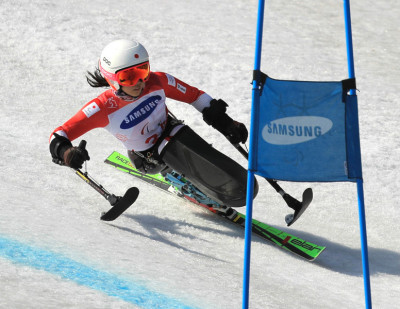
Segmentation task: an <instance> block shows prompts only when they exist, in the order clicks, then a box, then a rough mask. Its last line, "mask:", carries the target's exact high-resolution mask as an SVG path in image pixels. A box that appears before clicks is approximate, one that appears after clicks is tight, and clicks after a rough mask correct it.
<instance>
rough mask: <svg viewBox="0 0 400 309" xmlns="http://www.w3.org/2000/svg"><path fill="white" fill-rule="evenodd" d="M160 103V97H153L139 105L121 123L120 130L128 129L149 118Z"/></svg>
mask: <svg viewBox="0 0 400 309" xmlns="http://www.w3.org/2000/svg"><path fill="white" fill-rule="evenodd" d="M160 101H161V96H159V95H155V96H152V97H150V98H148V99H146V100H144V101H143V102H142V103H140V104H139V105H138V106H137V107H135V108H134V109H133V110H132V111H131V112H130V113H129V114H128V115H127V116H126V117H125V118H124V120H123V121H122V122H121V125H120V128H121V129H130V128H132V127H134V126H135V125H137V124H138V123H140V122H142V121H143V120H144V119H146V118H147V117H149V116H150V115H151V113H152V112H153V111H154V110H155V109H156V107H157V105H158V103H159V102H160Z"/></svg>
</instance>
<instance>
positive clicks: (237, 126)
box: [226, 121, 249, 144]
mask: <svg viewBox="0 0 400 309" xmlns="http://www.w3.org/2000/svg"><path fill="white" fill-rule="evenodd" d="M226 133H227V134H226V136H227V138H228V139H229V141H230V142H231V143H232V144H239V143H245V142H246V141H247V137H248V136H249V132H248V131H247V128H246V126H245V125H244V124H243V123H241V122H237V121H233V122H232V123H231V124H230V125H229V127H228V128H227V129H226Z"/></svg>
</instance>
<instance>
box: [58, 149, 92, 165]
mask: <svg viewBox="0 0 400 309" xmlns="http://www.w3.org/2000/svg"><path fill="white" fill-rule="evenodd" d="M87 160H90V157H89V153H88V152H87V150H86V149H85V146H84V145H83V146H82V143H81V144H80V145H79V147H76V146H73V147H70V148H68V149H67V150H65V152H64V163H65V165H67V166H69V167H72V168H73V169H78V168H82V165H83V163H84V162H85V161H87Z"/></svg>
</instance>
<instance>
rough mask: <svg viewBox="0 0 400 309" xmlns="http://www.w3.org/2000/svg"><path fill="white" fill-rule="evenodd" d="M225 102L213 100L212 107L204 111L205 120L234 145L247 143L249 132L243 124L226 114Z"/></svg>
mask: <svg viewBox="0 0 400 309" xmlns="http://www.w3.org/2000/svg"><path fill="white" fill-rule="evenodd" d="M227 106H228V104H226V102H225V101H223V100H221V99H219V100H216V99H213V100H211V102H210V107H206V108H205V109H204V110H203V112H202V113H203V119H204V121H205V122H206V123H207V124H208V125H211V126H212V127H213V128H215V129H216V130H218V131H219V132H221V133H222V134H223V135H225V136H226V137H227V138H228V139H229V141H230V142H231V143H232V144H239V143H240V142H242V143H245V142H246V141H247V137H248V132H247V129H246V126H245V125H244V124H243V123H240V122H237V121H234V120H233V119H232V118H231V117H229V116H228V115H227V114H226V107H227Z"/></svg>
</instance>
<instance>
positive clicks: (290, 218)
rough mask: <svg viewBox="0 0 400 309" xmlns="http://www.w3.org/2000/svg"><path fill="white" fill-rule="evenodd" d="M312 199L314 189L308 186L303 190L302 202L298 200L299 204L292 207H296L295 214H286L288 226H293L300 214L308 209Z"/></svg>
mask: <svg viewBox="0 0 400 309" xmlns="http://www.w3.org/2000/svg"><path fill="white" fill-rule="evenodd" d="M284 198H285V197H284ZM312 200H313V191H312V189H311V188H308V189H306V190H305V191H304V192H303V200H302V202H299V201H296V202H297V203H296V204H297V205H296V206H295V208H294V207H292V208H294V214H288V215H286V217H285V221H286V223H287V226H291V225H292V224H293V223H295V222H296V221H297V219H298V218H300V216H301V215H302V214H303V212H304V211H305V210H306V209H307V207H308V206H309V205H310V203H311V202H312ZM288 204H289V203H288ZM289 207H290V206H289Z"/></svg>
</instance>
